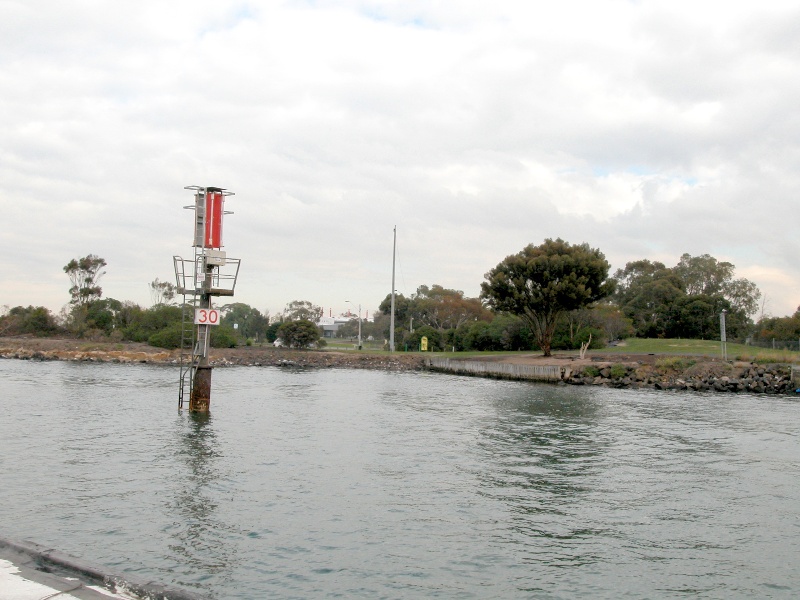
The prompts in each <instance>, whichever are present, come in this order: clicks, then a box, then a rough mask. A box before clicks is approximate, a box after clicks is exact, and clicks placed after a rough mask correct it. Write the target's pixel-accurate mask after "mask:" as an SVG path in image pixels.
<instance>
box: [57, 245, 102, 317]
mask: <svg viewBox="0 0 800 600" xmlns="http://www.w3.org/2000/svg"><path fill="white" fill-rule="evenodd" d="M106 264H107V263H106V261H105V259H103V258H100V257H99V256H97V255H95V254H87V255H86V256H84V257H83V258H77V259H76V258H73V259H72V260H71V261H69V262H68V263H67V265H66V266H65V267H64V272H65V273H66V274H67V276H68V277H69V281H70V283H72V287H71V288H69V293H70V295H71V296H72V300H70V304H72V305H74V306H85V305H87V304H89V303H91V302H93V301H95V300H99V299H100V297H101V296H102V295H103V288H101V287H100V286H99V285H98V282H99V281H100V278H101V277H102V276H103V275H105V274H106V272H105V271H103V270H102V269H103V267H105V266H106Z"/></svg>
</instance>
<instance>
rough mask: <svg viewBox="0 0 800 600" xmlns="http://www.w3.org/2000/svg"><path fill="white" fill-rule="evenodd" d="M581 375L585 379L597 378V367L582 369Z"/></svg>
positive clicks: (598, 371) (598, 372) (598, 373)
mask: <svg viewBox="0 0 800 600" xmlns="http://www.w3.org/2000/svg"><path fill="white" fill-rule="evenodd" d="M583 374H584V376H585V377H597V376H598V375H600V369H598V368H597V367H585V368H584V369H583Z"/></svg>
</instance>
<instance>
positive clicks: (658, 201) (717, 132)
mask: <svg viewBox="0 0 800 600" xmlns="http://www.w3.org/2000/svg"><path fill="white" fill-rule="evenodd" d="M0 86H1V88H0V89H2V92H0V183H1V184H2V187H1V188H0V206H2V212H3V215H4V219H3V225H4V226H3V234H2V237H0V239H2V241H3V246H4V247H5V249H6V253H7V259H8V260H6V261H5V264H4V265H3V268H2V270H0V290H1V291H0V305H10V306H16V305H20V304H23V305H28V304H33V305H44V306H47V307H48V308H50V309H52V310H54V311H58V310H60V309H61V307H62V306H63V305H64V304H66V303H67V302H68V300H69V295H68V292H67V290H68V288H69V282H68V279H67V277H66V275H65V274H64V272H63V266H64V265H65V264H67V262H68V261H69V260H70V259H71V258H77V257H81V256H85V255H87V254H89V253H92V254H98V255H100V256H102V257H103V258H105V259H106V260H107V262H108V267H107V274H106V275H105V277H104V278H103V280H102V285H103V289H104V295H105V296H106V297H112V298H116V299H119V300H132V301H135V302H137V303H139V304H142V305H143V306H149V305H150V294H149V290H148V283H149V282H151V281H152V280H153V279H155V278H156V277H158V278H160V279H161V280H173V265H172V256H173V255H175V254H178V255H183V256H189V255H191V243H192V214H191V212H190V211H187V210H183V207H184V206H186V205H188V204H190V203H191V202H192V195H191V192H189V191H186V190H184V186H187V185H203V186H219V187H224V188H227V189H229V190H231V191H233V192H235V196H232V197H230V198H229V199H228V202H227V204H226V208H227V209H228V210H232V211H233V212H234V214H233V215H229V216H228V217H227V218H226V222H225V238H224V242H225V249H226V250H227V252H228V254H229V256H234V257H238V258H241V259H242V268H241V273H240V280H239V284H238V286H237V291H236V297H235V299H234V300H235V301H239V302H245V303H248V304H250V305H252V306H254V307H256V308H258V309H259V310H262V311H263V310H268V311H270V313H272V314H275V313H277V312H278V311H280V310H281V309H282V308H283V307H284V306H285V305H286V303H288V302H290V301H292V300H309V301H311V302H313V303H315V304H318V305H321V306H323V307H325V309H326V314H327V313H328V311H329V310H332V311H333V312H334V313H337V312H341V311H344V310H346V309H347V308H348V305H347V304H346V303H345V301H346V300H350V301H352V302H353V303H355V304H359V303H360V304H362V306H363V308H364V309H365V310H366V309H369V310H370V314H371V313H372V311H373V310H374V309H375V308H376V307H377V305H378V304H379V303H380V301H381V300H382V299H383V298H384V297H385V296H386V295H387V294H388V293H389V292H390V289H391V269H392V230H393V228H394V227H395V226H396V227H397V247H398V251H397V279H396V288H397V290H398V292H401V293H403V294H406V295H409V294H411V293H413V292H414V291H415V289H416V288H417V287H418V286H419V285H421V284H427V285H432V284H440V285H443V286H444V287H448V288H455V289H460V290H463V291H464V292H465V293H466V294H467V295H468V296H477V295H478V293H479V288H480V283H481V281H482V280H483V275H484V273H486V272H487V271H488V270H489V269H491V268H492V267H494V266H495V265H496V264H497V263H498V262H500V261H501V260H502V259H503V258H504V257H505V256H507V255H509V254H512V253H516V252H518V251H519V250H521V249H522V248H523V247H524V246H526V245H527V244H529V243H535V244H539V243H541V242H542V241H543V240H544V239H545V238H548V237H551V238H555V237H561V238H563V239H565V240H567V241H569V242H571V243H581V242H588V243H589V244H590V245H591V246H592V247H596V248H599V249H600V250H601V251H602V252H604V253H605V255H606V258H607V259H608V260H609V262H610V263H611V265H612V271H613V270H615V269H617V268H620V267H624V265H625V263H626V262H628V261H631V260H637V259H641V258H648V259H651V260H660V261H662V262H664V263H666V264H667V266H672V265H674V264H676V263H677V261H678V259H679V257H680V255H681V254H683V253H684V252H688V253H690V254H692V255H699V254H704V253H709V254H711V255H713V256H715V257H717V258H718V259H720V260H728V261H730V262H732V263H734V264H735V265H736V267H737V271H736V274H737V276H739V277H747V278H749V279H751V280H752V281H754V282H755V283H756V284H757V285H758V286H759V287H760V289H761V290H762V291H763V292H764V294H765V296H766V310H767V312H769V313H771V314H773V315H776V316H783V315H786V314H791V313H793V312H794V310H795V308H796V307H797V305H798V304H799V303H800V262H799V261H798V259H800V230H798V227H797V225H798V223H800V206H799V205H798V202H797V199H798V194H800V5H798V3H797V1H796V0H791V1H786V2H773V1H770V0H767V1H759V2H755V1H749V2H744V1H738V2H737V1H736V0H733V1H726V2H704V1H702V0H695V1H692V2H682V1H675V0H664V1H662V0H640V1H622V0H585V1H569V0H567V1H560V2H535V1H532V0H493V1H491V2H488V1H486V0H480V1H478V0H438V1H437V0H397V1H393V0H388V1H378V0H374V1H372V0H316V1H315V0H305V1H303V0H288V1H283V2H281V1H263V2H255V1H254V2H227V1H224V0H215V1H210V0H191V1H189V0H171V1H169V2H164V1H163V0H136V1H135V2H133V1H128V0H118V1H114V2H111V1H108V0H105V1H102V0H66V1H64V0H0Z"/></svg>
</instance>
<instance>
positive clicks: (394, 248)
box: [389, 225, 397, 352]
mask: <svg viewBox="0 0 800 600" xmlns="http://www.w3.org/2000/svg"><path fill="white" fill-rule="evenodd" d="M396 254H397V225H395V226H394V242H393V244H392V308H391V316H390V317H389V352H394V267H395V255H396Z"/></svg>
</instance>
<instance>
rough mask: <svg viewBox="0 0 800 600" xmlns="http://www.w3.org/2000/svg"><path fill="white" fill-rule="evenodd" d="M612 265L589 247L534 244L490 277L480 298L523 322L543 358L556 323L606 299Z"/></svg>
mask: <svg viewBox="0 0 800 600" xmlns="http://www.w3.org/2000/svg"><path fill="white" fill-rule="evenodd" d="M608 269H609V265H608V261H606V258H605V256H604V255H603V253H602V252H600V251H599V250H597V249H594V248H590V247H589V245H588V244H577V245H571V244H569V243H568V242H565V241H564V240H562V239H560V238H559V239H556V240H551V239H547V240H545V241H544V243H543V244H541V245H540V246H534V245H533V244H530V245H528V246H526V247H525V248H524V249H523V250H522V251H521V252H519V253H517V254H512V255H511V256H507V257H506V258H505V260H503V261H502V262H501V263H500V264H498V265H497V266H496V267H495V268H494V269H492V270H491V271H489V272H488V273H486V275H485V279H486V281H484V282H483V283H482V284H481V298H483V299H484V300H485V301H486V303H487V305H488V306H489V308H492V309H494V310H495V311H498V312H507V313H511V314H514V315H518V316H519V317H521V318H522V319H523V320H524V321H525V322H526V324H528V326H529V327H530V329H531V331H532V332H533V334H534V336H535V338H536V341H537V343H538V345H539V347H540V348H541V349H542V352H544V355H545V356H550V347H551V344H552V340H553V333H554V331H555V328H556V324H557V323H558V319H559V318H560V317H561V316H562V315H563V314H564V313H565V312H567V311H571V310H576V309H579V308H583V307H585V306H591V305H592V304H593V303H595V302H597V301H598V300H601V299H602V298H605V297H606V296H608V295H609V294H610V293H611V292H612V291H613V289H614V287H613V282H612V281H610V280H609V279H608Z"/></svg>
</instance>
